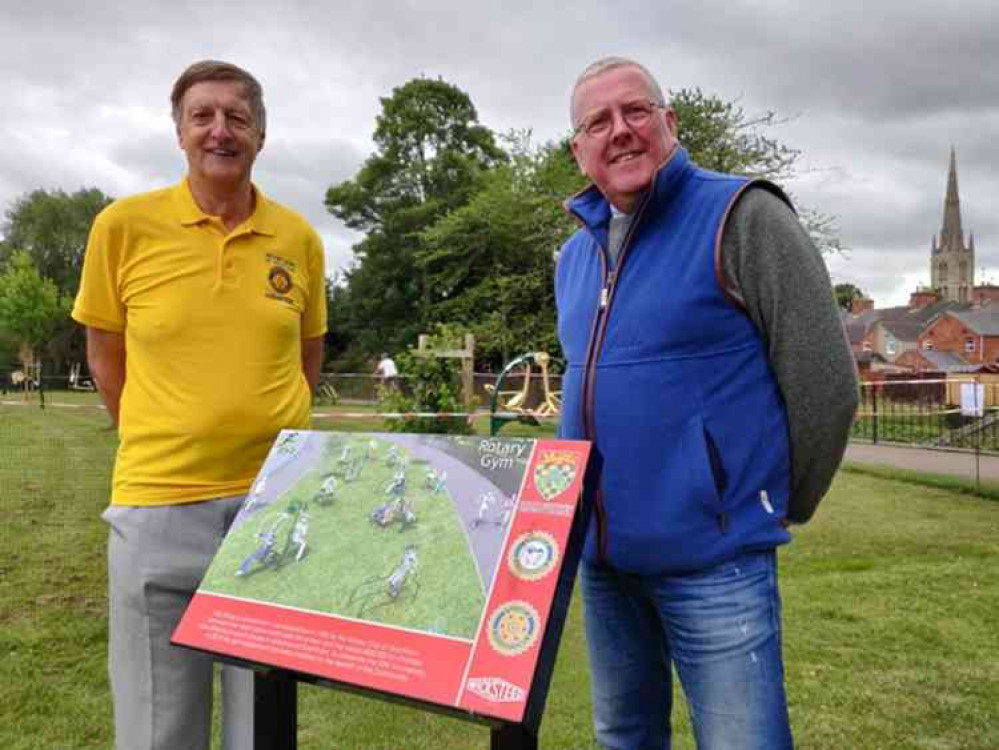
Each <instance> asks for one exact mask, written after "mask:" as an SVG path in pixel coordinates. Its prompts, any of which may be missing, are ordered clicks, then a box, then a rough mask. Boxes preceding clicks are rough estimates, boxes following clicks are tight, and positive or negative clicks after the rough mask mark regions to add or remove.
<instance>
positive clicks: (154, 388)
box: [73, 61, 326, 750]
mask: <svg viewBox="0 0 999 750" xmlns="http://www.w3.org/2000/svg"><path fill="white" fill-rule="evenodd" d="M171 103H172V105H173V119H174V122H175V124H176V129H177V136H178V141H179V144H180V148H181V149H182V150H183V151H184V152H185V154H186V156H187V165H188V173H187V177H186V178H185V179H184V180H183V181H181V182H180V183H179V184H177V185H174V186H173V187H170V188H166V189H163V190H158V191H155V192H151V193H145V194H142V195H137V196H133V197H130V198H125V199H122V200H119V201H116V202H115V203H113V204H112V205H111V206H109V207H108V208H107V209H105V210H104V211H103V212H102V213H101V214H100V215H99V216H98V217H97V219H96V221H95V222H94V226H93V229H92V231H91V235H90V240H89V243H88V245H87V253H86V259H85V262H84V268H83V276H82V279H81V284H80V292H79V295H78V297H77V299H76V304H75V306H74V308H73V318H74V319H76V320H77V321H79V322H80V323H82V324H83V325H85V326H86V327H87V357H88V361H89V364H90V368H91V372H92V373H93V374H94V377H95V380H96V382H97V386H98V390H99V391H100V393H101V396H102V398H103V400H104V402H105V404H106V405H107V408H108V411H109V413H110V415H111V419H112V421H113V422H114V423H115V424H116V425H117V426H118V432H119V437H120V445H119V448H118V455H117V458H116V461H115V470H114V480H113V488H112V494H111V506H110V507H109V508H108V510H107V511H106V512H105V514H104V518H105V520H106V521H107V522H108V523H109V525H110V527H111V531H110V538H109V544H108V578H109V595H110V610H111V612H110V635H109V649H108V650H109V669H110V674H111V684H112V692H113V697H114V710H115V735H116V747H117V748H119V750H154V749H156V750H167V749H169V750H177V749H178V748H191V750H201V749H202V748H204V749H205V750H207V748H208V747H209V746H210V739H211V702H212V671H213V670H212V662H211V661H210V660H209V659H207V658H206V657H204V656H202V655H200V654H196V653H193V652H189V651H186V650H183V649H177V648H174V647H172V646H170V644H169V638H170V634H171V633H172V631H173V629H174V626H175V625H176V623H177V621H178V620H179V618H180V616H181V614H182V613H183V611H184V609H185V607H186V606H187V603H188V601H189V600H190V598H191V595H192V594H193V592H194V590H195V588H197V586H198V583H199V582H200V580H201V578H202V576H203V575H204V572H205V570H206V568H207V566H208V564H209V562H210V561H211V558H212V556H213V555H214V554H215V551H216V549H217V547H218V544H219V542H220V541H221V539H222V536H223V535H224V534H225V531H226V529H227V528H228V527H229V524H230V523H231V522H232V519H233V517H234V516H235V514H236V512H237V511H238V509H239V506H240V504H241V502H242V499H243V496H244V495H245V494H246V493H247V491H248V490H249V488H250V485H251V482H252V480H253V477H254V475H255V474H256V472H257V470H258V469H259V467H260V465H261V463H262V462H263V460H264V457H265V456H266V453H267V450H268V448H269V446H270V444H271V442H272V441H273V440H274V438H275V436H276V435H277V432H278V431H279V430H281V429H282V428H303V427H307V426H308V424H309V409H310V404H311V390H312V389H314V388H315V386H316V384H317V382H318V379H319V370H320V365H321V362H322V351H323V346H322V342H323V338H322V337H323V334H324V333H325V331H326V298H325V278H324V270H323V248H322V244H321V242H320V240H319V237H318V236H317V235H316V233H315V231H314V230H313V229H312V228H311V227H310V226H309V225H308V223H307V222H306V221H305V220H304V219H303V218H302V217H300V216H299V215H298V214H296V213H294V212H292V211H290V210H288V209H286V208H284V207H282V206H280V205H278V204H276V203H274V202H273V201H270V200H268V199H267V198H266V197H265V196H264V195H263V193H261V192H260V190H259V189H257V188H256V186H254V185H253V184H252V182H251V171H252V167H253V163H254V161H255V159H256V156H257V153H258V152H259V151H260V149H261V148H262V147H263V144H264V134H265V131H266V112H265V109H264V104H263V93H262V90H261V87H260V84H259V82H258V81H257V80H256V79H255V78H254V77H253V76H252V75H250V74H249V73H248V72H246V71H245V70H242V69H241V68H238V67H236V66H235V65H231V64H228V63H222V62H216V61H204V62H200V63H196V64H194V65H192V66H190V67H189V68H188V69H187V70H186V71H184V73H183V74H182V75H181V76H180V78H178V79H177V82H176V83H175V84H174V88H173V92H172V94H171ZM252 686H253V677H252V673H251V672H248V671H246V670H236V669H233V668H229V667H226V668H224V669H223V676H222V688H223V746H224V747H225V748H227V750H230V749H235V748H246V747H250V746H251V744H252V740H251V739H250V738H251V737H252V732H253V728H252Z"/></svg>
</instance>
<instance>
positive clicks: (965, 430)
mask: <svg viewBox="0 0 999 750" xmlns="http://www.w3.org/2000/svg"><path fill="white" fill-rule="evenodd" d="M997 424H999V383H980V382H977V381H974V380H972V379H968V380H966V381H959V380H953V379H952V380H925V381H895V382H892V381H885V382H865V383H863V384H862V386H861V389H860V405H859V406H858V408H857V414H856V417H855V418H854V421H853V427H852V429H851V433H850V436H851V438H854V439H859V440H869V441H871V442H874V443H899V444H904V445H919V446H923V447H933V448H957V449H965V450H982V451H990V452H999V427H997Z"/></svg>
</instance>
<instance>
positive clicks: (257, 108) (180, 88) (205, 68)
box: [170, 60, 267, 135]
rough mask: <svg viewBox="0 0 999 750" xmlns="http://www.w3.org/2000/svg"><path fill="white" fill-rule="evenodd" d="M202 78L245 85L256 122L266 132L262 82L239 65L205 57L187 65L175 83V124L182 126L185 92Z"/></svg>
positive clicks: (172, 107) (200, 81) (203, 79)
mask: <svg viewBox="0 0 999 750" xmlns="http://www.w3.org/2000/svg"><path fill="white" fill-rule="evenodd" d="M203 81H236V82H237V83H241V84H243V89H244V92H245V94H246V99H247V101H248V102H249V104H250V111H251V112H252V113H253V122H254V125H256V127H257V130H259V131H260V134H261V135H263V134H264V133H265V132H266V131H267V109H266V108H265V107H264V89H263V87H262V86H261V85H260V81H258V80H257V79H256V78H254V77H253V76H252V75H251V74H250V73H249V72H247V71H245V70H243V69H242V68H241V67H239V66H238V65H233V64H232V63H227V62H221V61H220V60H202V61H201V62H196V63H194V64H193V65H190V66H188V68H187V70H185V71H184V72H183V73H181V74H180V78H178V79H177V80H176V82H175V83H174V84H173V90H172V91H171V92H170V106H171V113H172V115H173V121H174V124H175V125H176V126H177V127H178V128H180V121H181V116H182V115H183V114H184V113H183V105H184V94H186V93H187V91H188V89H190V88H191V87H192V86H193V85H194V84H196V83H202V82H203Z"/></svg>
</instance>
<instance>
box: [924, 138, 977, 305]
mask: <svg viewBox="0 0 999 750" xmlns="http://www.w3.org/2000/svg"><path fill="white" fill-rule="evenodd" d="M930 286H932V287H933V288H934V289H936V290H937V291H939V292H940V297H941V299H944V300H951V301H953V302H970V301H971V291H972V288H973V287H974V286H975V238H974V235H971V236H969V238H968V245H967V246H965V244H964V233H963V232H962V230H961V201H960V199H959V198H958V195H957V157H956V156H955V154H954V147H953V146H951V149H950V172H948V174H947V195H946V197H945V198H944V216H943V228H942V229H941V230H940V237H939V242H938V239H937V236H936V235H934V237H933V242H932V245H931V248H930Z"/></svg>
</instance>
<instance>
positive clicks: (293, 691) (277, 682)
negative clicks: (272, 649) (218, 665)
mask: <svg viewBox="0 0 999 750" xmlns="http://www.w3.org/2000/svg"><path fill="white" fill-rule="evenodd" d="M253 682H254V684H253V749H252V750H298V705H297V701H298V683H297V682H296V681H295V678H294V677H293V676H292V675H291V674H289V673H287V672H282V671H280V670H274V671H270V672H257V673H256V674H255V675H254V681H253ZM489 750H538V733H537V731H536V730H533V729H531V728H530V727H528V726H527V725H526V724H504V725H502V726H494V727H492V729H490V731H489Z"/></svg>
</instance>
